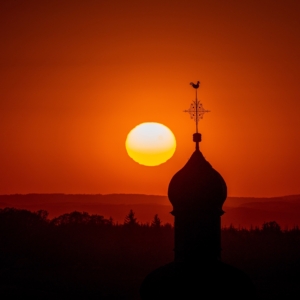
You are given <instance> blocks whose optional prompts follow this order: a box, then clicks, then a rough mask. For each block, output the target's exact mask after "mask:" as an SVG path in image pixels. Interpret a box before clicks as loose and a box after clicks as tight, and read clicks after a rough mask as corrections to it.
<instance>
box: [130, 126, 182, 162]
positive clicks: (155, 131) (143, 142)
mask: <svg viewBox="0 0 300 300" xmlns="http://www.w3.org/2000/svg"><path fill="white" fill-rule="evenodd" d="M125 146H126V150H127V153H128V155H129V156H130V157H131V158H132V159H133V160H134V161H135V162H137V163H139V164H141V165H145V166H158V165H160V164H162V163H164V162H166V161H167V160H168V159H170V158H171V157H172V156H173V154H174V152H175V149H176V139H175V136H174V134H173V132H172V131H171V130H170V129H169V128H168V127H167V126H165V125H163V124H160V123H155V122H147V123H142V124H140V125H137V126H136V127H134V128H133V129H132V130H131V131H130V132H129V134H128V135H127V139H126V143H125Z"/></svg>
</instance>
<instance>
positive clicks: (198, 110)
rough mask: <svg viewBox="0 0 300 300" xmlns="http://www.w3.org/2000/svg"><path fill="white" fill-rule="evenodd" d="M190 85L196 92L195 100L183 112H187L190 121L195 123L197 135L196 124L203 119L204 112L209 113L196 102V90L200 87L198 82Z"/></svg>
mask: <svg viewBox="0 0 300 300" xmlns="http://www.w3.org/2000/svg"><path fill="white" fill-rule="evenodd" d="M190 85H191V86H192V87H193V88H194V89H195V90H196V100H194V101H193V102H192V104H191V106H190V108H189V109H187V110H184V112H188V113H189V114H190V116H191V119H193V120H194V121H195V122H196V133H198V122H199V120H200V119H203V115H204V114H205V113H206V112H209V110H205V109H204V107H203V105H202V103H201V102H200V101H198V97H197V89H198V88H199V86H200V81H197V83H196V84H195V83H193V82H191V83H190Z"/></svg>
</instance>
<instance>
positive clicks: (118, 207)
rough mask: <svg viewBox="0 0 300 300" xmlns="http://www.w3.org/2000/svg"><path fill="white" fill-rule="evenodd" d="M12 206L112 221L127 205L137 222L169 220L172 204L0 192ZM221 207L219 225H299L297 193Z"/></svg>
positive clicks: (130, 197) (131, 197) (125, 197)
mask: <svg viewBox="0 0 300 300" xmlns="http://www.w3.org/2000/svg"><path fill="white" fill-rule="evenodd" d="M4 207H15V208H19V209H21V208H22V209H28V210H31V211H37V210H40V209H43V210H47V211H48V212H49V217H50V218H54V217H57V216H59V215H61V214H64V213H69V212H72V211H75V210H77V211H86V212H88V213H90V214H99V215H102V216H104V217H106V218H109V217H112V218H113V219H114V221H115V222H123V221H124V218H125V216H126V215H127V213H128V212H129V210H130V209H133V211H134V212H135V214H136V217H137V218H138V221H139V222H142V223H146V222H151V220H152V219H153V216H154V215H155V214H158V215H159V217H160V218H161V220H162V222H164V223H165V222H169V223H173V216H172V215H171V214H170V212H171V211H172V206H171V204H170V202H169V200H168V197H167V196H159V195H143V194H108V195H101V194H96V195H88V194H74V195H73V194H26V195H21V194H15V195H0V208H4ZM223 210H224V211H225V214H224V215H223V217H222V226H230V224H232V225H234V226H236V227H239V226H240V227H247V228H249V227H250V226H251V225H252V226H261V225H262V224H263V223H264V222H269V221H276V222H277V223H279V224H280V225H281V227H282V228H286V227H289V228H291V227H293V226H295V225H300V217H299V216H300V195H291V196H283V197H271V198H253V197H228V198H227V200H226V202H225V204H224V206H223Z"/></svg>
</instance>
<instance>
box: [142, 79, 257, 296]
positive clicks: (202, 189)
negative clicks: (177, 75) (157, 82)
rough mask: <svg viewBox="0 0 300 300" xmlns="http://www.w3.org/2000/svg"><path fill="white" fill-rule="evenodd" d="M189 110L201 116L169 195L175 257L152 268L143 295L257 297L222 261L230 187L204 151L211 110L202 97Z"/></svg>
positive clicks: (248, 283)
mask: <svg viewBox="0 0 300 300" xmlns="http://www.w3.org/2000/svg"><path fill="white" fill-rule="evenodd" d="M191 85H192V86H193V87H194V88H195V89H196V100H195V101H193V103H192V105H191V107H190V109H189V110H187V112H189V113H190V115H191V117H192V118H193V119H194V120H195V121H196V133H195V134H194V135H193V141H194V142H195V143H196V147H195V148H196V149H195V152H194V153H193V154H192V156H191V157H190V159H189V160H188V162H187V163H186V165H185V166H184V167H183V168H182V169H181V170H179V171H178V172H177V173H176V174H175V175H174V176H173V178H172V179H171V181H170V184H169V189H168V197H169V200H170V202H171V203H172V205H173V211H172V214H173V215H174V217H175V221H174V232H175V247H174V252H175V257H174V262H172V263H169V264H167V265H165V266H162V267H160V268H158V269H157V270H155V271H153V272H151V273H150V274H149V275H148V276H147V277H146V278H145V280H144V282H143V283H142V286H141V289H140V294H141V298H142V299H143V300H150V299H164V300H165V299H214V297H217V296H222V297H225V296H228V297H230V298H229V299H253V298H254V295H255V292H254V287H253V284H252V282H251V281H250V279H249V278H248V277H247V276H246V274H244V273H243V272H242V271H240V270H238V269H236V268H234V267H231V266H229V265H227V264H225V263H223V262H221V216H222V214H223V210H222V205H223V203H224V201H225V200H226V197H227V187H226V183H225V181H224V179H223V178H222V176H221V175H220V174H219V173H218V172H217V171H216V170H215V169H214V168H213V167H212V166H211V165H210V163H209V162H208V161H207V160H206V159H205V158H204V156H203V155H202V153H201V151H200V146H199V144H200V142H201V134H200V133H198V121H199V119H202V117H203V114H204V113H205V112H207V111H206V110H204V109H203V106H202V104H201V103H200V102H199V101H198V99H197V89H198V87H199V82H197V85H195V84H192V83H191Z"/></svg>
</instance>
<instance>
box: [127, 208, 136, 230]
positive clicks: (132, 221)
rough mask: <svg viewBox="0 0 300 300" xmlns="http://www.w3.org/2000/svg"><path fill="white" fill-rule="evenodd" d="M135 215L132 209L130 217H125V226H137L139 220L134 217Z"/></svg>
mask: <svg viewBox="0 0 300 300" xmlns="http://www.w3.org/2000/svg"><path fill="white" fill-rule="evenodd" d="M134 216H135V213H134V212H133V210H132V209H131V210H130V211H129V213H128V215H127V216H126V217H125V220H124V225H125V226H131V227H132V226H137V225H138V222H137V219H136V218H135V217H134Z"/></svg>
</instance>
